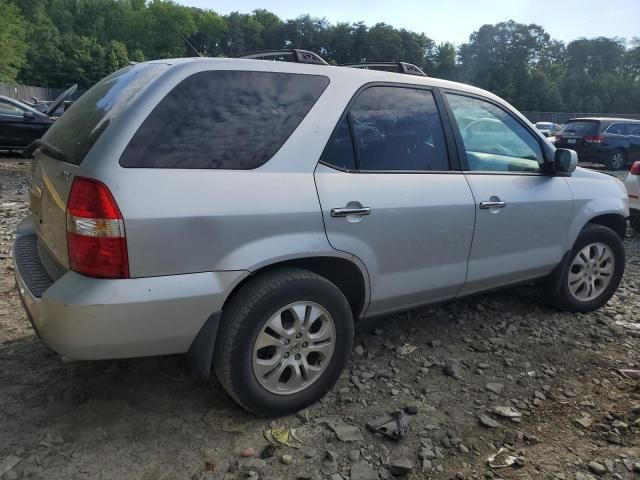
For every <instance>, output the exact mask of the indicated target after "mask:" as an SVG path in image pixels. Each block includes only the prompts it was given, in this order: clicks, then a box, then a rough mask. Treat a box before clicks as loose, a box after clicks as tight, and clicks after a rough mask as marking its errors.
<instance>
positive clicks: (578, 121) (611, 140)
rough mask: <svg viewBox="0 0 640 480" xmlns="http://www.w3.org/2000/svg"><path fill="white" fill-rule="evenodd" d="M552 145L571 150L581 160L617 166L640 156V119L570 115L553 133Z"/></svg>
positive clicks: (618, 167) (614, 168)
mask: <svg viewBox="0 0 640 480" xmlns="http://www.w3.org/2000/svg"><path fill="white" fill-rule="evenodd" d="M556 147H558V148H570V149H572V150H575V151H576V152H578V158H579V159H580V161H581V162H592V163H601V164H603V165H604V166H605V167H606V168H607V169H609V170H620V169H623V168H625V167H626V166H627V165H629V164H632V163H633V162H634V161H635V160H640V120H628V119H625V118H574V119H571V120H569V121H568V122H567V123H566V124H565V126H564V127H562V130H560V131H559V132H558V134H557V135H556Z"/></svg>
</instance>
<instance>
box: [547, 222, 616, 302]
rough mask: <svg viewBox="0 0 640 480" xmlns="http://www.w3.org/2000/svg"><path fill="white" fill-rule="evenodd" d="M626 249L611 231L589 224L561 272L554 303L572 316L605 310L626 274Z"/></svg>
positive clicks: (553, 298) (553, 297)
mask: <svg viewBox="0 0 640 480" xmlns="http://www.w3.org/2000/svg"><path fill="white" fill-rule="evenodd" d="M624 263H625V254H624V245H623V243H622V240H621V239H620V237H619V236H618V235H617V234H616V233H615V232H614V231H613V230H611V229H609V228H607V227H603V226H601V225H593V224H588V225H587V226H586V227H585V228H584V229H583V230H582V232H581V233H580V235H579V236H578V239H577V240H576V243H575V244H574V246H573V249H572V250H571V253H570V255H569V258H568V262H567V263H566V264H565V266H564V268H561V269H559V270H558V271H557V273H556V275H559V278H556V279H555V280H556V281H557V282H556V281H554V284H556V289H555V292H553V293H552V301H553V303H554V304H555V305H556V306H558V307H559V308H561V309H563V310H568V311H571V312H590V311H592V310H596V309H598V308H600V307H601V306H603V305H604V304H605V303H607V302H608V301H609V299H610V298H611V297H612V296H613V294H614V293H615V291H616V290H617V288H618V285H620V281H621V280H622V275H623V273H624Z"/></svg>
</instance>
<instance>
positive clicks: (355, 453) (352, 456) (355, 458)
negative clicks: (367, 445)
mask: <svg viewBox="0 0 640 480" xmlns="http://www.w3.org/2000/svg"><path fill="white" fill-rule="evenodd" d="M359 458H360V450H358V449H355V450H351V451H350V452H349V460H351V461H352V462H357V461H358V459H359Z"/></svg>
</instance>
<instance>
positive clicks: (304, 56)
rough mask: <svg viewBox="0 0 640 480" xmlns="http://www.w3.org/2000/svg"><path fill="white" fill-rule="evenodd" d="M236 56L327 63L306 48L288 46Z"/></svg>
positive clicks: (318, 63) (317, 63) (316, 63)
mask: <svg viewBox="0 0 640 480" xmlns="http://www.w3.org/2000/svg"><path fill="white" fill-rule="evenodd" d="M287 57H290V58H291V60H289V59H288V58H287ZM238 58H249V59H255V60H273V61H280V62H295V63H312V64H315V65H329V64H328V63H327V62H325V61H324V59H323V58H322V57H321V56H320V55H318V54H317V53H313V52H310V51H308V50H300V49H297V48H289V49H285V50H263V51H259V52H253V53H248V54H246V55H241V56H239V57H238Z"/></svg>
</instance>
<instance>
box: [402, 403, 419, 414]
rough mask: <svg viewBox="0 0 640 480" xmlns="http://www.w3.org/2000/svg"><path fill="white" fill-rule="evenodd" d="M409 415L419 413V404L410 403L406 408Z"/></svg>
mask: <svg viewBox="0 0 640 480" xmlns="http://www.w3.org/2000/svg"><path fill="white" fill-rule="evenodd" d="M404 411H405V412H407V413H408V414H409V415H417V414H418V406H417V405H408V406H406V407H405V409H404Z"/></svg>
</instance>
